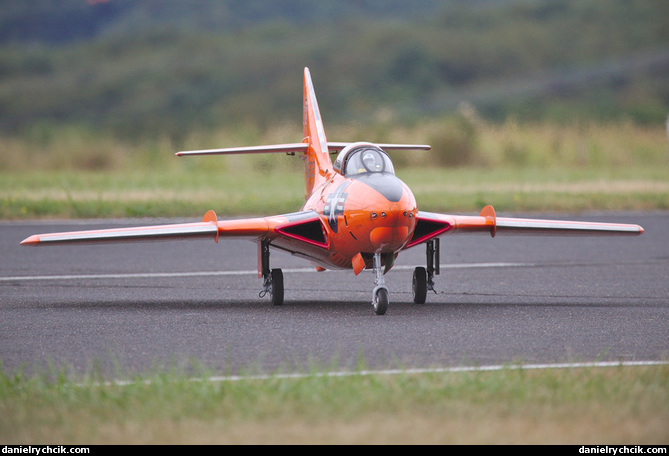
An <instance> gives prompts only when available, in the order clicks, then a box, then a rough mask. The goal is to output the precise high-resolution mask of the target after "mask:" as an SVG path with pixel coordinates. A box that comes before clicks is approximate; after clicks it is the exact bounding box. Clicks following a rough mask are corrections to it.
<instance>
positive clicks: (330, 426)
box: [0, 365, 669, 445]
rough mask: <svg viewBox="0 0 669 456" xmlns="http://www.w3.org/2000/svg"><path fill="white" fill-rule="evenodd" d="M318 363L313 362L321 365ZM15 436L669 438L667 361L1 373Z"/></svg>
mask: <svg viewBox="0 0 669 456" xmlns="http://www.w3.org/2000/svg"><path fill="white" fill-rule="evenodd" d="M316 373H317V372H315V373H314V374H316ZM0 412H1V413H0V441H2V442H3V443H7V444H59V443H60V444H84V445H85V444H90V445H95V444H609V445H611V444H614V445H621V444H649V445H666V444H667V442H669V436H668V435H667V432H666V430H667V424H668V423H669V366H668V365H655V366H632V367H630V366H616V367H584V368H560V369H547V370H527V369H503V370H500V371H471V372H450V373H422V374H410V373H400V374H397V375H379V374H372V375H352V376H347V377H326V376H319V375H307V376H304V377H299V378H282V377H278V376H277V377H272V376H270V377H269V378H264V379H252V378H247V379H241V380H237V381H212V380H206V379H205V380H197V381H194V380H192V378H190V377H188V376H186V375H185V374H184V373H182V372H168V373H160V374H155V375H148V376H145V377H138V378H135V379H133V380H132V381H130V382H129V383H125V384H122V385H121V384H104V383H103V384H101V383H99V382H97V381H96V379H94V378H89V379H87V380H84V381H83V382H76V383H75V382H74V381H73V380H71V379H69V378H68V377H67V375H65V374H64V373H63V372H62V371H61V372H57V373H55V374H54V373H50V374H41V375H34V376H31V377H28V376H24V375H23V374H20V373H19V374H14V375H9V374H7V373H0Z"/></svg>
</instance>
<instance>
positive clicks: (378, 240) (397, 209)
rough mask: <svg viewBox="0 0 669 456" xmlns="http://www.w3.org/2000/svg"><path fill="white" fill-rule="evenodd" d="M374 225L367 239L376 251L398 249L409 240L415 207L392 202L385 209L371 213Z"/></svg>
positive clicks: (413, 225)
mask: <svg viewBox="0 0 669 456" xmlns="http://www.w3.org/2000/svg"><path fill="white" fill-rule="evenodd" d="M372 219H373V220H372V222H373V223H375V225H376V226H375V227H374V228H372V230H371V231H370V232H369V241H370V242H371V244H372V246H373V247H374V249H375V250H376V251H377V252H382V251H390V250H392V251H395V252H396V251H398V250H400V249H401V248H402V247H404V246H405V245H406V243H407V242H408V241H409V236H410V234H411V233H412V232H413V228H414V227H415V224H416V221H415V209H414V208H408V207H407V208H405V207H402V205H400V204H394V205H392V206H391V207H389V208H388V209H387V210H383V211H377V212H373V213H372Z"/></svg>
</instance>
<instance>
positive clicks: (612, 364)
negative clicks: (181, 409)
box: [103, 361, 669, 385]
mask: <svg viewBox="0 0 669 456" xmlns="http://www.w3.org/2000/svg"><path fill="white" fill-rule="evenodd" d="M665 364H669V362H667V361H602V362H591V363H556V364H526V365H522V364H509V365H492V366H459V367H442V368H429V369H428V368H426V369H386V370H361V371H344V372H322V373H310V374H309V373H307V374H302V373H294V374H267V375H227V376H212V377H205V378H191V381H211V382H236V381H241V380H269V379H300V378H310V377H354V376H369V375H401V374H405V375H407V374H409V375H410V374H435V373H436V374H438V373H451V372H483V371H500V370H519V369H523V370H533V369H576V368H581V367H589V368H602V367H623V366H624V367H633V366H660V365H665ZM133 383H135V381H132V380H128V381H126V380H115V381H111V382H104V383H103V384H105V385H111V384H113V385H131V384H133ZM144 383H151V382H150V381H148V380H147V381H145V382H144Z"/></svg>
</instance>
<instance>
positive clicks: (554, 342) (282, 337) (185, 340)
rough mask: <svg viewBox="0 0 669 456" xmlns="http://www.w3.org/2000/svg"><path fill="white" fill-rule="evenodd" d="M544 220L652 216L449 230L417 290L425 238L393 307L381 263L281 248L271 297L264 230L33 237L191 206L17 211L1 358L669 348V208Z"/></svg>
mask: <svg viewBox="0 0 669 456" xmlns="http://www.w3.org/2000/svg"><path fill="white" fill-rule="evenodd" d="M500 215H503V216H507V215H514V214H500ZM533 217H537V218H540V216H537V215H533ZM543 217H544V218H564V219H573V220H588V221H609V222H621V223H638V224H640V225H642V226H643V227H644V228H645V230H646V232H645V233H644V234H643V235H642V236H639V237H624V238H620V237H596V238H576V237H526V238H522V237H503V236H497V237H496V238H494V239H492V238H490V237H489V236H487V235H452V236H446V237H443V238H442V240H441V264H442V269H441V274H440V275H439V276H437V277H436V287H437V289H438V293H437V294H434V293H429V294H428V299H427V303H426V304H424V305H416V304H413V302H412V296H411V274H412V270H413V268H414V267H415V266H421V265H422V266H424V263H425V252H424V248H423V246H418V247H416V248H414V249H411V250H409V251H407V252H405V253H404V254H403V255H400V257H399V258H398V261H397V263H396V266H395V268H394V269H393V270H392V271H390V272H389V273H388V275H387V276H386V282H387V286H388V288H389V289H390V306H389V310H388V313H387V314H386V315H384V316H377V315H375V314H374V311H373V309H372V306H371V292H372V289H373V287H374V285H373V276H372V273H371V271H364V272H363V273H361V274H360V275H359V276H358V277H355V276H354V274H353V272H351V271H327V272H320V273H318V272H315V269H314V268H313V267H312V266H311V265H310V264H309V263H308V262H306V261H304V260H301V259H299V258H296V257H292V256H290V255H287V254H285V253H283V252H277V251H272V254H271V258H270V260H271V265H272V267H280V268H283V269H284V277H285V289H286V293H285V303H284V305H283V306H280V307H275V306H272V305H271V303H270V302H269V298H268V297H267V298H264V299H260V298H259V297H258V293H259V291H260V288H261V285H262V283H261V279H258V278H257V273H256V246H255V244H253V243H251V242H248V241H229V240H221V241H219V243H218V244H214V242H213V241H203V240H198V241H170V242H158V243H142V244H137V243H133V244H115V245H96V246H49V247H36V248H34V247H20V246H19V242H20V241H21V240H23V239H24V238H26V237H28V236H29V235H32V234H37V233H44V232H53V231H69V230H80V229H96V228H114V227H121V226H137V225H143V224H156V223H171V222H179V221H180V220H155V219H152V220H143V219H142V220H138V219H134V220H105V221H99V220H98V221H92V220H86V221H58V222H54V221H40V222H1V223H0V252H1V257H0V321H1V324H0V360H1V362H2V369H3V370H4V371H5V372H15V371H17V370H18V369H20V368H23V369H24V370H25V371H27V372H30V371H32V370H34V369H45V368H48V366H56V367H65V368H66V369H71V370H73V371H76V372H80V373H86V372H91V370H92V369H100V370H102V371H104V372H105V374H109V375H112V376H117V377H118V376H126V375H132V374H134V373H145V372H153V371H155V370H156V369H161V368H164V367H166V366H175V367H178V368H188V367H189V366H192V365H193V363H195V364H196V365H201V366H204V367H206V368H208V369H210V370H211V371H212V372H214V373H220V374H236V373H273V372H293V371H300V372H304V371H308V370H310V369H313V368H317V369H328V370H330V369H332V370H345V369H355V368H356V367H359V366H360V365H361V364H362V365H364V367H367V368H371V369H384V368H403V367H406V368H414V367H415V368H424V367H447V366H472V365H479V366H483V365H490V364H504V363H555V362H565V361H575V362H581V361H595V360H602V361H612V360H613V361H646V360H661V361H666V360H667V359H668V358H669V239H668V234H669V213H666V212H658V213H643V214H618V213H615V214H580V215H573V216H562V215H560V216H556V215H551V214H547V215H545V216H543ZM188 221H196V220H188Z"/></svg>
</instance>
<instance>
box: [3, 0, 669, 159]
mask: <svg viewBox="0 0 669 456" xmlns="http://www.w3.org/2000/svg"><path fill="white" fill-rule="evenodd" d="M305 66H308V67H310V69H311V73H312V76H313V79H314V84H315V87H316V92H317V94H318V97H319V103H320V106H321V110H322V112H323V116H324V118H325V121H326V123H337V122H343V121H345V120H347V119H349V120H350V119H353V121H355V122H359V123H366V122H368V121H370V122H373V121H377V120H379V119H384V120H392V121H401V122H404V123H411V122H412V121H414V120H417V119H419V118H420V117H423V116H441V115H446V114H449V113H453V112H455V111H456V109H457V107H458V106H459V105H460V103H462V102H464V101H466V102H468V103H471V104H472V105H473V106H474V107H475V108H476V111H477V112H478V113H479V115H481V116H483V117H485V118H487V119H489V120H493V121H495V120H499V121H503V120H505V119H507V118H509V117H513V118H515V119H518V120H523V119H531V120H550V121H556V122H566V121H571V120H573V119H595V120H598V121H608V120H616V121H617V120H620V119H629V120H632V121H634V122H635V123H639V124H658V123H663V122H664V121H665V119H666V118H667V114H668V113H669V2H667V1H666V0H635V1H634V2H630V1H628V0H607V1H601V0H578V1H576V0H544V1H541V0H536V1H530V0H497V1H494V0H478V1H476V0H469V1H458V0H450V1H447V0H444V1H437V0H414V1H412V2H406V1H402V0H392V1H381V0H357V1H356V0H339V1H335V0H321V1H318V2H310V1H307V0H267V1H262V0H255V1H254V0H250V1H246V2H239V1H236V0H217V1H204V0H189V1H183V0H161V1H156V0H154V1H149V0H106V1H105V0H88V1H87V0H31V1H25V0H3V7H2V8H1V9H0V113H2V115H1V116H0V132H2V133H3V134H5V135H16V136H31V135H36V134H39V132H40V131H44V130H53V129H57V128H59V127H61V126H63V125H67V126H69V127H72V126H75V127H77V128H79V127H81V128H85V129H87V130H91V131H105V132H106V133H110V134H113V135H121V136H123V137H128V138H136V137H142V136H143V137H151V136H157V135H168V136H170V137H171V138H173V139H174V140H175V141H177V142H178V141H180V140H181V139H182V138H184V137H185V136H186V135H188V134H189V132H191V131H193V130H214V129H217V128H221V127H223V126H225V127H226V128H234V127H235V126H242V125H250V124H252V125H257V126H259V127H260V128H262V127H269V126H273V125H274V126H276V125H281V124H284V123H285V122H286V121H288V122H291V123H296V128H297V129H298V131H299V125H300V124H299V122H300V119H301V97H302V70H303V68H304V67H305ZM331 139H333V140H336V139H337V138H331ZM213 146H216V144H212V147H213Z"/></svg>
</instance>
